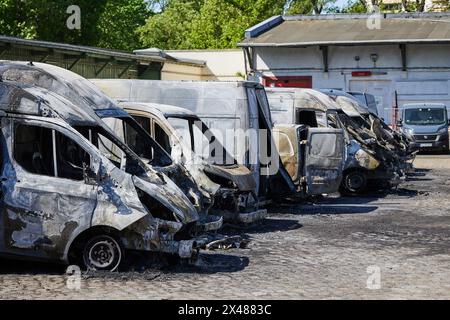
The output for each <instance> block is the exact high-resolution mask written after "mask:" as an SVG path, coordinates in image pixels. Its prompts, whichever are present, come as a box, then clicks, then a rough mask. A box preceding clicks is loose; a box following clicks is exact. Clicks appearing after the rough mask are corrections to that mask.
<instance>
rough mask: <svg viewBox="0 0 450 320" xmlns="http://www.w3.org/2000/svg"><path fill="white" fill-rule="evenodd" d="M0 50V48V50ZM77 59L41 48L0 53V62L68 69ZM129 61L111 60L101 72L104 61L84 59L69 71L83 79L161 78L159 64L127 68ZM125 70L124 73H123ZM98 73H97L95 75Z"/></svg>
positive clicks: (16, 48) (90, 58)
mask: <svg viewBox="0 0 450 320" xmlns="http://www.w3.org/2000/svg"><path fill="white" fill-rule="evenodd" d="M0 49H1V48H0ZM76 59H77V57H76V56H75V55H68V54H64V53H60V52H51V53H50V54H49V53H48V51H47V50H42V48H32V47H26V48H25V47H23V48H22V47H10V48H8V49H7V50H4V51H1V55H0V60H16V61H34V62H45V63H49V64H53V65H57V66H59V67H62V68H66V69H68V68H69V67H70V66H71V65H72V63H73V62H74V61H75V60H76ZM129 63H131V62H130V61H117V60H113V61H111V62H110V63H108V65H107V66H106V67H105V68H104V69H103V70H101V68H102V66H103V65H104V64H105V59H104V58H103V59H100V58H93V57H88V56H86V57H84V58H82V59H81V60H80V61H78V62H77V63H76V64H75V65H74V66H73V68H72V69H71V71H73V72H75V73H78V74H79V75H81V76H83V77H85V78H101V79H111V78H113V79H114V78H119V76H120V78H123V79H149V80H158V79H160V78H161V64H160V63H152V64H150V65H149V66H148V67H147V66H143V65H138V64H137V63H135V62H133V64H132V65H131V67H129V68H128V69H126V68H127V65H128V64H129ZM124 70H125V72H123V71H124ZM98 71H100V72H99V73H97V72H98Z"/></svg>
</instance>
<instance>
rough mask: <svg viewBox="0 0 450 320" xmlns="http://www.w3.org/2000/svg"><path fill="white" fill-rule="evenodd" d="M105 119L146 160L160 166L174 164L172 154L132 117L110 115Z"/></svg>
mask: <svg viewBox="0 0 450 320" xmlns="http://www.w3.org/2000/svg"><path fill="white" fill-rule="evenodd" d="M103 121H105V123H106V124H107V125H108V127H110V128H111V129H112V130H113V131H114V132H115V134H116V135H117V136H118V137H119V138H120V139H121V141H122V142H123V143H125V144H126V145H127V146H128V147H129V148H130V149H131V150H133V152H134V153H136V154H137V155H138V156H139V157H140V158H141V159H142V160H143V161H144V162H146V163H148V164H150V165H155V166H159V167H166V166H170V165H171V164H172V158H171V157H170V155H169V154H168V153H167V152H166V151H165V150H164V149H163V148H162V147H161V146H160V145H159V144H158V143H157V142H156V141H155V140H154V139H153V138H152V137H151V136H150V135H149V134H148V132H147V131H145V130H144V129H143V128H142V127H141V126H140V125H139V123H137V122H136V120H135V119H133V118H132V117H129V116H125V117H123V116H117V117H109V118H103Z"/></svg>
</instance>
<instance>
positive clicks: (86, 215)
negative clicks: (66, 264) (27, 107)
mask: <svg viewBox="0 0 450 320" xmlns="http://www.w3.org/2000/svg"><path fill="white" fill-rule="evenodd" d="M2 134H3V137H6V139H4V144H5V147H6V148H7V151H4V155H5V154H6V155H7V158H6V159H4V161H3V166H2V175H1V180H2V191H3V192H2V193H3V205H4V209H3V210H2V211H1V213H0V214H1V215H2V217H1V219H0V223H1V224H2V227H3V229H4V230H3V231H4V235H3V237H2V239H1V240H0V246H1V248H0V250H1V251H3V252H6V253H10V254H17V255H28V256H30V255H31V256H36V257H43V258H52V259H63V258H64V255H65V250H66V245H67V243H68V242H69V241H70V240H72V236H73V235H74V234H78V232H80V231H82V230H84V229H86V228H88V227H89V226H90V224H91V218H92V214H93V212H94V210H95V208H96V204H97V188H98V186H97V181H96V177H95V174H94V173H93V172H94V169H93V167H92V164H93V163H94V162H95V163H98V159H97V160H95V159H94V158H93V157H92V156H91V155H90V154H89V153H88V152H86V151H85V149H83V148H82V147H81V146H80V144H78V143H77V142H76V135H75V134H73V133H71V132H70V131H69V130H67V129H65V128H62V127H60V126H57V125H55V124H50V123H48V122H41V121H36V120H30V119H27V120H11V119H7V118H3V119H2ZM71 134H72V137H71ZM5 147H4V148H5ZM88 172H92V174H88Z"/></svg>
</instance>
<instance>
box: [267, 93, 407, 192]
mask: <svg viewBox="0 0 450 320" xmlns="http://www.w3.org/2000/svg"><path fill="white" fill-rule="evenodd" d="M267 95H268V99H269V103H270V106H271V112H272V117H273V119H274V122H275V124H298V125H305V126H308V127H312V128H317V127H330V128H334V129H344V137H345V141H346V143H345V144H346V151H345V154H346V156H345V165H344V171H343V179H342V182H341V185H340V190H341V191H342V192H343V193H361V192H363V191H365V190H366V188H367V187H368V185H375V184H379V183H384V182H389V183H392V184H394V185H396V184H398V183H399V182H400V181H399V179H398V178H399V176H398V174H397V173H396V172H395V168H393V167H392V164H391V162H389V161H385V160H386V159H388V157H383V158H377V157H378V155H377V153H376V152H375V151H374V149H373V148H374V144H376V139H373V137H369V136H367V135H363V136H361V135H360V134H359V133H358V132H357V130H356V128H358V127H359V126H358V124H356V123H355V122H354V121H353V120H352V119H351V117H349V116H347V114H345V112H344V111H343V110H342V107H341V106H340V105H339V104H338V103H336V101H334V100H333V99H332V98H330V97H329V96H327V95H325V94H323V93H321V92H318V91H316V90H311V89H299V88H270V89H267ZM388 160H389V159H388Z"/></svg>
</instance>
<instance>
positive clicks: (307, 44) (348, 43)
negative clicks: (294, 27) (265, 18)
mask: <svg viewBox="0 0 450 320" xmlns="http://www.w3.org/2000/svg"><path fill="white" fill-rule="evenodd" d="M400 43H401V44H421V43H424V44H448V43H450V39H408V40H405V39H392V40H355V41H314V42H290V43H289V42H287V43H255V42H241V43H238V44H237V46H238V47H243V48H245V47H260V48H261V47H270V48H279V47H290V48H295V47H311V46H324V45H328V46H333V45H335V46H357V45H358V46H359V45H372V44H378V45H383V44H384V45H392V44H400Z"/></svg>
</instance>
